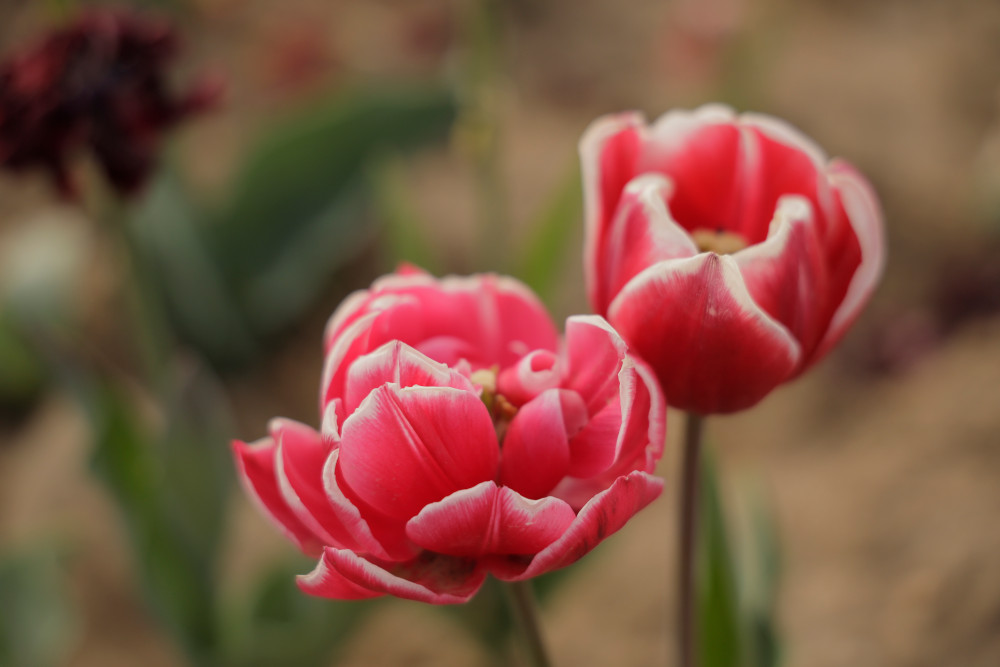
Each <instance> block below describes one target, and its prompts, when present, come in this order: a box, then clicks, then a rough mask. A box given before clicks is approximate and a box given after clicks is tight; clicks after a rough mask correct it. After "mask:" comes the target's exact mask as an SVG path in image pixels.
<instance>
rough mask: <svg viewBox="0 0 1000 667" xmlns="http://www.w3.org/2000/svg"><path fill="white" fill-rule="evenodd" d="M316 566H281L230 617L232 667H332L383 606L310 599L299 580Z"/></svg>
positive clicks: (239, 603) (370, 603)
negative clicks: (374, 609) (374, 610)
mask: <svg viewBox="0 0 1000 667" xmlns="http://www.w3.org/2000/svg"><path fill="white" fill-rule="evenodd" d="M312 565H313V564H312V563H302V562H298V561H296V562H287V563H281V564H280V565H278V566H276V567H274V568H273V569H272V570H270V571H269V572H267V573H266V574H265V575H264V576H263V577H262V578H261V579H260V580H259V581H258V582H257V583H256V586H255V588H254V589H253V591H252V593H251V595H250V598H249V599H240V600H238V604H237V606H236V607H235V608H234V610H233V613H232V614H231V616H230V619H229V623H228V627H229V637H228V640H227V645H228V649H227V658H226V664H227V665H231V666H232V667H271V666H272V665H295V666H296V667H320V666H321V665H329V664H332V662H333V660H334V657H335V656H336V654H337V649H338V648H339V647H340V645H341V644H342V643H343V641H344V640H345V639H346V638H347V637H348V636H349V635H350V634H351V632H352V631H353V630H354V629H355V627H357V625H358V624H359V623H360V622H361V621H362V620H363V619H364V618H365V616H366V615H367V614H368V612H369V611H370V610H371V609H372V607H373V606H374V605H376V604H379V601H374V600H363V601H350V602H341V601H336V600H326V599H322V598H316V597H312V596H309V595H305V594H304V593H302V591H300V590H299V589H298V587H297V586H296V585H295V575H297V574H302V573H303V572H307V571H308V570H309V568H310V567H311V566H312Z"/></svg>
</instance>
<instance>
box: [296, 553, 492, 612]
mask: <svg viewBox="0 0 1000 667" xmlns="http://www.w3.org/2000/svg"><path fill="white" fill-rule="evenodd" d="M485 578H486V573H485V571H484V570H483V569H481V568H479V567H477V565H476V563H475V562H474V561H468V560H465V559H458V558H450V557H447V556H434V555H425V556H421V557H420V558H417V559H415V560H413V561H409V562H405V563H386V564H385V565H381V564H378V563H376V562H373V561H371V560H366V559H364V558H362V557H361V556H359V555H357V554H356V553H354V552H352V551H349V550H346V549H329V548H328V549H325V550H324V551H323V557H322V558H321V559H320V561H319V563H318V564H317V565H316V568H315V569H314V570H313V571H312V572H310V573H309V574H306V575H302V576H300V577H299V578H298V584H299V588H300V589H302V591H303V592H305V593H308V594H309V595H317V596H320V597H328V598H334V599H338V600H358V599H362V598H366V597H377V596H379V595H385V594H389V595H395V596H396V597H401V598H405V599H407V600H416V601H418V602H429V603H431V604H458V603H460V602H467V601H468V600H469V599H470V598H471V597H472V596H473V595H475V594H476V591H478V590H479V588H480V587H481V586H482V585H483V581H484V580H485Z"/></svg>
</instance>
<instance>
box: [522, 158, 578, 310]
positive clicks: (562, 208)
mask: <svg viewBox="0 0 1000 667" xmlns="http://www.w3.org/2000/svg"><path fill="white" fill-rule="evenodd" d="M582 215H583V191H582V186H581V181H580V170H579V167H578V166H577V165H576V164H574V168H573V171H572V173H571V174H570V176H569V177H568V178H567V179H566V181H565V183H564V184H563V185H562V186H560V188H559V189H558V190H557V191H556V192H555V195H554V196H553V198H552V200H551V201H550V202H549V204H548V205H547V206H546V208H545V210H544V211H543V212H542V214H541V215H540V216H539V217H538V219H537V220H536V221H535V222H534V224H533V225H532V227H531V228H532V229H533V230H534V234H533V236H532V237H531V239H530V240H529V242H528V245H527V247H526V248H525V250H524V252H523V253H522V256H521V257H522V258H521V261H520V264H519V265H518V268H517V273H516V275H517V277H518V278H520V279H521V280H523V281H524V282H526V283H527V284H528V285H529V286H530V287H531V288H532V289H533V290H535V293H536V294H538V295H540V296H541V297H542V298H543V299H545V298H550V297H551V295H552V289H553V288H554V286H555V283H556V279H557V278H558V276H559V270H560V269H561V268H562V266H563V260H564V259H565V257H566V254H567V252H577V245H578V244H576V243H571V242H570V240H571V239H572V238H574V235H575V234H576V233H577V230H578V229H580V219H581V217H582ZM570 248H572V250H571V251H570V250H569V249H570Z"/></svg>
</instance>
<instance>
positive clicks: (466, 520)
mask: <svg viewBox="0 0 1000 667" xmlns="http://www.w3.org/2000/svg"><path fill="white" fill-rule="evenodd" d="M575 516H576V515H575V513H574V512H573V510H572V509H570V506H569V505H567V504H566V503H564V502H563V501H561V500H558V499H557V498H542V499H540V500H529V499H528V498H525V497H524V496H522V495H520V494H518V493H517V492H515V491H514V490H513V489H510V488H507V487H505V486H501V487H498V486H497V485H496V484H495V483H494V482H483V483H482V484H479V485H477V486H474V487H472V488H471V489H463V490H461V491H456V492H455V493H453V494H451V495H450V496H448V497H447V498H445V499H443V500H440V501H438V502H436V503H431V504H430V505H428V506H427V507H425V508H424V509H422V510H421V511H420V514H418V515H417V516H415V517H413V518H412V519H410V521H409V523H407V525H406V534H407V535H408V536H409V537H410V539H411V540H413V541H414V542H415V543H416V544H418V545H420V546H421V547H423V548H425V549H429V550H430V551H433V552H436V553H442V554H448V555H451V556H469V557H480V556H486V555H493V554H499V555H518V554H524V555H527V554H535V553H537V552H538V551H540V550H542V549H544V548H545V547H547V546H548V545H550V544H552V542H554V541H555V540H556V539H558V538H559V536H561V535H562V534H563V532H564V531H565V530H566V528H567V527H569V525H570V524H571V523H573V520H574V518H575Z"/></svg>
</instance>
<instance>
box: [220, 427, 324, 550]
mask: <svg viewBox="0 0 1000 667" xmlns="http://www.w3.org/2000/svg"><path fill="white" fill-rule="evenodd" d="M232 447H233V455H234V456H235V458H236V469H237V474H238V476H239V479H240V482H241V483H242V485H243V488H244V489H246V492H247V494H248V495H249V496H250V498H251V499H252V500H254V501H255V502H256V504H257V506H258V507H259V508H260V510H261V512H262V513H263V514H264V516H266V517H268V519H270V520H271V523H273V524H274V525H275V526H277V527H278V529H279V530H281V532H282V533H284V534H285V536H286V537H287V538H288V539H289V540H291V541H292V542H294V543H295V544H296V545H297V546H298V547H299V549H300V550H302V552H303V553H306V554H309V555H316V554H318V553H319V552H320V550H321V549H322V547H323V540H322V539H321V538H319V537H317V536H316V535H315V534H314V533H313V532H312V531H311V530H310V529H309V528H308V527H307V526H306V525H305V524H303V523H302V521H300V520H299V518H298V516H296V514H295V512H293V511H292V510H291V508H289V507H288V505H287V504H286V503H285V499H284V498H283V497H282V494H281V490H280V489H279V488H278V480H277V476H276V473H275V451H276V445H275V443H274V440H273V439H272V438H264V439H262V440H258V441H256V442H253V443H250V444H247V443H245V442H241V441H239V440H234V441H233V443H232Z"/></svg>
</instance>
